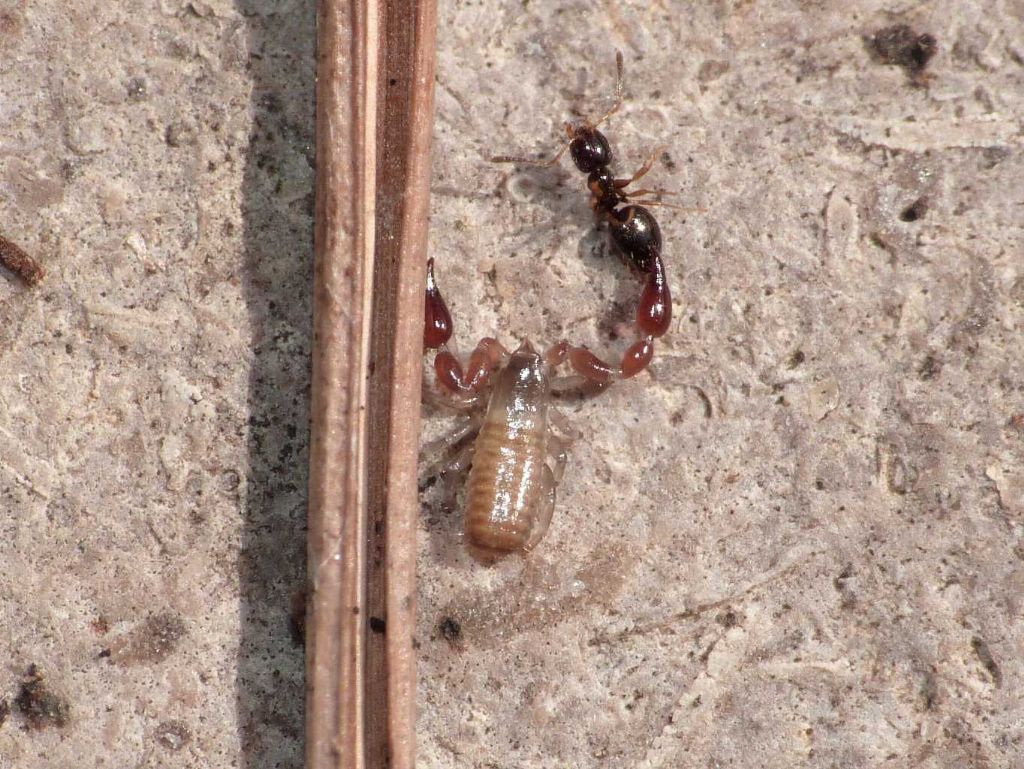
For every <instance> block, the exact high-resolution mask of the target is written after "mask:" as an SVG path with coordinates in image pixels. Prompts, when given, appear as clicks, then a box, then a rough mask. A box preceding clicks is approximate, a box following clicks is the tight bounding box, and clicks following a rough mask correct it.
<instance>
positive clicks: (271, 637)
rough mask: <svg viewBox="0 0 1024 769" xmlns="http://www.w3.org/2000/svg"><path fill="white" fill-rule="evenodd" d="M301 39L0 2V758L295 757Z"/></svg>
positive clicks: (65, 761) (304, 14)
mask: <svg viewBox="0 0 1024 769" xmlns="http://www.w3.org/2000/svg"><path fill="white" fill-rule="evenodd" d="M314 26H315V23H314V13H313V8H312V4H310V3H302V2H268V1H266V0H237V2H232V1H231V0H202V1H196V0H191V1H189V2H186V1H185V0H159V2H131V3H107V2H78V1H77V0H76V1H75V2H67V3H66V2H49V1H46V2H31V3H30V2H27V0H21V1H20V2H8V3H4V4H2V5H0V58H2V61H3V67H2V68H0V93H2V97H0V122H2V124H3V126H4V130H3V132H2V136H0V228H2V229H3V231H4V232H5V233H6V234H7V235H8V236H9V237H10V238H12V239H13V240H16V241H17V242H19V243H20V244H21V245H23V246H24V247H25V248H26V249H27V250H29V251H31V252H32V253H34V254H35V255H37V256H38V257H39V258H40V260H41V261H42V262H43V263H44V264H45V266H46V267H47V269H48V270H49V277H48V278H47V280H46V282H45V283H43V285H42V286H40V287H39V288H38V289H35V290H28V289H26V288H24V287H23V286H22V285H21V284H20V283H19V282H18V281H16V280H13V279H11V278H10V276H9V274H7V273H4V274H3V275H0V527H2V533H0V620H2V628H0V657H2V659H3V664H2V665H0V701H4V700H5V701H6V703H7V708H6V710H7V711H8V712H7V713H6V718H5V719H0V720H3V721H4V723H3V724H2V725H0V767H3V769H8V767H10V768H11V769H36V768H37V767H40V768H42V767H61V768H63V767H69V766H78V767H90V766H96V767H110V768H111V769H116V768H118V767H233V766H234V767H253V768H255V767H260V769H262V768H263V767H292V768H297V767H299V766H301V757H302V722H303V721H302V719H303V714H302V700H303V683H302V668H303V656H302V648H301V644H300V643H299V642H298V640H297V639H294V638H293V633H292V631H291V629H290V625H289V617H290V611H291V605H292V595H293V593H294V592H295V591H296V590H299V589H300V588H301V587H302V581H303V577H304V573H305V567H304V563H303V559H304V554H305V543H304V537H305V498H306V462H307V458H306V447H307V437H306V436H307V421H308V406H307V398H308V367H309V347H310V313H311V307H310V287H309V282H310V279H311V260H312V257H311V254H312V180H313V152H312V129H313V100H312V86H313V46H314ZM33 666H34V668H33ZM30 669H31V672H30ZM4 710H5V708H3V707H2V705H0V713H3V712H4Z"/></svg>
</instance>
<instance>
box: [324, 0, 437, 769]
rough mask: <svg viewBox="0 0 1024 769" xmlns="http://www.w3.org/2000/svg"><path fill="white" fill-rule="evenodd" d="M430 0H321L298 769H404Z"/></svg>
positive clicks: (410, 725) (409, 765)
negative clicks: (303, 702) (303, 728)
mask: <svg viewBox="0 0 1024 769" xmlns="http://www.w3.org/2000/svg"><path fill="white" fill-rule="evenodd" d="M435 28H436V6H435V2H434V0H424V1H417V0H406V2H401V1H400V0H382V2H380V3H378V2H375V1H374V0H361V1H357V2H343V1H342V0H321V3H320V16H319V47H318V84H317V107H318V115H317V165H318V175H317V228H316V253H317V264H316V274H315V319H314V328H315V343H314V356H313V405H312V420H313V425H312V429H313V434H312V438H311V448H310V463H311V467H310V509H309V579H310V598H309V616H310V619H309V622H310V627H309V630H308V631H307V639H308V640H307V688H308V698H307V749H306V762H307V767H309V769H328V767H330V769H378V768H380V769H383V767H385V766H388V767H391V768H392V769H413V766H414V737H415V670H414V655H413V649H412V638H413V632H414V630H415V529H416V516H417V514H418V509H419V506H418V499H417V496H416V458H417V447H418V443H419V419H418V416H419V401H420V385H421V382H420V377H421V365H422V364H421V360H422V336H423V286H424V280H425V274H424V271H425V265H426V235H427V213H428V200H429V172H430V157H429V152H430V136H431V127H432V113H433V81H434V34H435Z"/></svg>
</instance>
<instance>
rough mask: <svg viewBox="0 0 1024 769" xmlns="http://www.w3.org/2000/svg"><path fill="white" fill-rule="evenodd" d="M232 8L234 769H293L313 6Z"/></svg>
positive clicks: (297, 728)
mask: <svg viewBox="0 0 1024 769" xmlns="http://www.w3.org/2000/svg"><path fill="white" fill-rule="evenodd" d="M236 3H237V7H238V9H239V11H240V12H241V14H242V16H243V17H244V18H245V29H244V30H242V31H243V32H244V34H245V36H246V40H247V48H248V55H249V58H248V63H247V68H248V70H249V72H250V74H251V80H252V83H253V91H252V94H251V95H250V104H249V109H250V114H251V116H252V121H251V124H250V126H251V128H250V135H249V141H248V144H247V146H246V147H245V149H244V153H245V157H244V159H243V162H244V163H245V175H244V181H243V188H242V191H241V194H242V201H241V205H242V217H243V226H244V228H245V232H244V244H245V251H246V253H245V259H244V272H243V274H242V275H240V276H239V280H240V281H241V284H242V288H243V294H244V297H245V302H246V305H247V308H248V313H249V322H250V324H251V328H252V335H251V339H252V356H253V357H252V361H251V377H250V381H249V393H248V413H249V425H248V444H247V446H248V449H247V450H248V472H247V476H246V480H245V482H244V486H243V496H242V499H243V528H242V531H241V542H240V545H241V553H240V556H239V566H238V568H239V581H240V591H241V608H240V611H241V617H240V622H241V627H240V643H239V660H238V680H237V682H236V687H237V707H238V723H239V728H240V730H241V735H240V737H241V750H242V756H241V761H240V766H241V767H243V769H301V767H302V764H303V732H304V728H303V723H304V700H305V686H304V650H303V648H302V642H301V641H302V639H301V636H300V635H298V634H296V633H295V632H294V631H295V616H294V615H295V612H294V607H295V605H296V595H297V594H299V593H300V592H301V591H302V590H303V588H304V583H305V576H306V502H307V478H308V471H307V464H308V446H309V380H310V349H311V346H312V273H313V181H314V170H313V169H314V146H315V144H314V117H315V109H314V95H313V88H314V74H315V43H316V6H315V3H313V2H312V0H298V1H297V2H281V1H278V2H272V1H271V0H236ZM245 364H246V362H245V361H239V362H238V365H245ZM300 600H301V599H300Z"/></svg>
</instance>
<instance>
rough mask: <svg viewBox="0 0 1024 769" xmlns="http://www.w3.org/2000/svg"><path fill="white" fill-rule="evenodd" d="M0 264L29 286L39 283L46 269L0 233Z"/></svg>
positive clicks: (44, 275)
mask: <svg viewBox="0 0 1024 769" xmlns="http://www.w3.org/2000/svg"><path fill="white" fill-rule="evenodd" d="M0 264H2V265H3V266H4V267H6V268H7V269H8V270H10V271H11V272H13V273H14V274H15V275H17V276H18V277H20V278H21V279H22V280H23V281H25V282H26V283H28V285H30V286H37V285H39V284H40V283H41V282H42V280H43V278H45V277H46V269H45V268H44V267H43V265H41V264H40V263H39V262H37V261H36V260H35V259H33V258H32V257H31V256H29V255H28V254H26V253H25V251H24V250H23V249H22V248H21V247H20V246H18V245H16V244H15V243H12V242H11V241H9V240H8V239H7V238H5V237H4V236H3V235H0Z"/></svg>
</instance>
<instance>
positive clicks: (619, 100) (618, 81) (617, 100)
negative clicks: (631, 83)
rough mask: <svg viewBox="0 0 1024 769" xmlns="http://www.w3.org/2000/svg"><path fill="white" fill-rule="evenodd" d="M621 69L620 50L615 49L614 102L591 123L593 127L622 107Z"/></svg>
mask: <svg viewBox="0 0 1024 769" xmlns="http://www.w3.org/2000/svg"><path fill="white" fill-rule="evenodd" d="M622 69H623V66H622V51H616V52H615V104H613V105H612V108H611V109H610V110H608V111H607V112H605V113H604V114H603V115H602V116H601V119H600V120H598V121H597V122H596V123H594V124H593V127H594V128H597V127H598V126H599V125H601V123H603V122H604V121H605V120H607V119H608V118H610V117H611V116H612V115H614V114H615V113H616V112H618V111H619V110H620V109H622V101H623V97H622V91H623V88H622Z"/></svg>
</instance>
